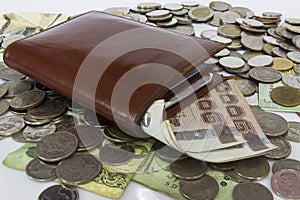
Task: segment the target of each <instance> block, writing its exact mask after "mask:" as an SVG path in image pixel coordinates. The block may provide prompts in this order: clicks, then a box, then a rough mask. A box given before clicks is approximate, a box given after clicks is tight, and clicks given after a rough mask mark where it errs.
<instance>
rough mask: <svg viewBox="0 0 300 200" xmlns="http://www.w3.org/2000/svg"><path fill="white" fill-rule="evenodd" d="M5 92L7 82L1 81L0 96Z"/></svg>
mask: <svg viewBox="0 0 300 200" xmlns="http://www.w3.org/2000/svg"><path fill="white" fill-rule="evenodd" d="M6 93H7V84H6V83H3V84H1V85H0V98H2V97H4V96H5V95H6Z"/></svg>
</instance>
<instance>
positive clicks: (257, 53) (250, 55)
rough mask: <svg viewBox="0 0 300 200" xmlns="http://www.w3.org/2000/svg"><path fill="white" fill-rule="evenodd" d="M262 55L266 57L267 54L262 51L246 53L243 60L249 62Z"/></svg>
mask: <svg viewBox="0 0 300 200" xmlns="http://www.w3.org/2000/svg"><path fill="white" fill-rule="evenodd" d="M261 55H265V54H264V53H263V52H261V51H246V52H245V53H244V54H243V59H244V60H245V61H247V62H248V61H249V60H250V59H251V58H253V57H255V56H261Z"/></svg>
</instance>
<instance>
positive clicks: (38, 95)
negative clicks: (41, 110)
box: [10, 90, 46, 110]
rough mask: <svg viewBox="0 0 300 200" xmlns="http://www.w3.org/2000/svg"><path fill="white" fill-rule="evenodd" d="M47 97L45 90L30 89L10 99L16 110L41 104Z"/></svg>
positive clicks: (12, 106)
mask: <svg viewBox="0 0 300 200" xmlns="http://www.w3.org/2000/svg"><path fill="white" fill-rule="evenodd" d="M45 97H46V94H45V92H43V91H40V90H29V91H26V92H23V93H21V94H19V95H17V96H15V97H14V98H13V99H12V100H11V101H10V106H11V108H13V109H14V110H25V109H28V108H33V107H36V106H38V105H39V104H41V103H42V102H43V101H44V99H45Z"/></svg>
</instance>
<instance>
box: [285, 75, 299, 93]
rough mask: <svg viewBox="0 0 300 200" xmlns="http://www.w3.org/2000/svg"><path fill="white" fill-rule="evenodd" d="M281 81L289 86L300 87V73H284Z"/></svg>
mask: <svg viewBox="0 0 300 200" xmlns="http://www.w3.org/2000/svg"><path fill="white" fill-rule="evenodd" d="M282 82H283V83H284V84H285V85H287V86H290V87H293V88H297V89H300V75H298V74H286V75H284V76H283V77H282Z"/></svg>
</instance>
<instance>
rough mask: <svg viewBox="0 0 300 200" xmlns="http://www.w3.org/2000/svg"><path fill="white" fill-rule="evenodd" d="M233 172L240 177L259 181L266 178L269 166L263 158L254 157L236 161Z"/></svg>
mask: <svg viewBox="0 0 300 200" xmlns="http://www.w3.org/2000/svg"><path fill="white" fill-rule="evenodd" d="M234 171H235V172H236V173H237V174H238V175H240V176H241V177H244V178H247V179H250V180H261V179H263V178H265V177H267V176H268V174H269V172H270V165H269V163H268V161H267V160H266V159H265V158H264V157H255V158H249V159H245V160H240V161H238V162H237V164H236V166H235V167H234Z"/></svg>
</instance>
